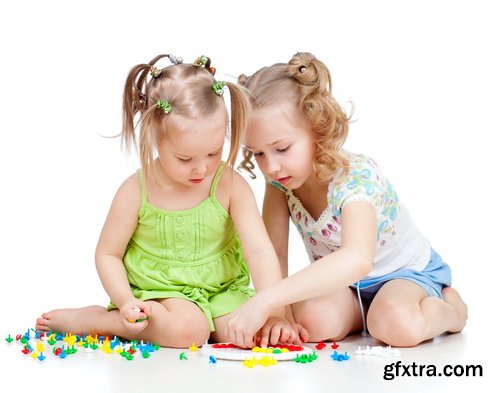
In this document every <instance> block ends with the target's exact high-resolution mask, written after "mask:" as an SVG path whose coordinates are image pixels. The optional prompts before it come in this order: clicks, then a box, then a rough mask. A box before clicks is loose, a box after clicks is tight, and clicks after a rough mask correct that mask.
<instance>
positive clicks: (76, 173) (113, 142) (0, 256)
mask: <svg viewBox="0 0 500 393" xmlns="http://www.w3.org/2000/svg"><path fill="white" fill-rule="evenodd" d="M7 4H9V5H7ZM494 4H495V2H494V1H491V2H488V1H438V0H421V1H413V2H412V1H406V2H402V1H396V0H392V1H391V0H387V1H350V2H347V1H319V0H308V1H304V0H302V1H296V0H287V1H262V0H253V1H244V2H237V1H227V2H224V1H215V0H212V1H203V2H201V1H197V2H194V1H184V2H181V1H175V2H174V1H129V0H121V1H106V2H105V1H95V0H94V1H85V2H84V1H80V2H70V1H55V0H48V1H35V0H26V1H19V2H15V3H14V2H2V5H0V37H1V38H0V42H1V43H0V47H1V51H0V53H1V58H2V60H1V61H0V111H1V112H0V113H1V120H2V121H1V123H0V124H1V125H0V127H1V142H0V171H1V177H0V184H1V190H2V191H1V193H0V206H1V207H2V216H1V227H0V245H1V250H0V262H1V265H2V270H3V273H2V287H1V289H2V294H3V296H2V298H3V305H2V308H3V311H2V313H1V314H0V332H1V333H0V335H3V334H5V335H6V334H7V333H9V332H11V333H14V332H18V331H22V330H24V329H25V328H28V327H30V326H33V324H34V321H35V318H36V317H37V316H38V315H39V314H40V313H41V312H43V311H47V310H50V309H52V308H59V307H76V306H83V305H88V304H102V305H105V304H106V303H107V300H108V299H107V296H106V294H105V292H104V291H103V289H102V287H101V285H100V282H99V279H98V277H97V274H96V272H95V268H94V262H93V253H94V247H95V244H96V241H97V238H98V236H99V232H100V229H101V226H102V223H103V221H104V219H105V216H106V214H107V210H108V207H109V204H110V202H111V199H112V197H113V195H114V193H115V191H116V189H117V187H118V186H119V184H120V183H121V182H122V181H123V180H124V179H125V177H127V176H128V175H129V174H130V173H131V172H132V171H134V170H135V168H136V167H137V166H138V161H137V157H136V156H135V155H133V154H132V155H130V156H127V155H125V154H124V153H123V152H122V151H121V150H120V143H119V139H107V138H103V136H102V135H106V136H111V135H116V134H117V133H119V131H120V127H121V95H122V88H123V84H124V80H125V77H126V74H127V73H128V71H129V69H130V68H131V67H132V66H133V65H135V64H138V63H143V62H147V61H149V60H150V59H151V58H153V57H154V56H155V55H157V54H160V53H174V54H176V55H178V56H182V57H184V59H185V60H186V61H190V62H191V61H192V60H194V58H196V57H197V56H199V55H201V54H206V55H208V56H210V57H211V58H212V61H213V65H214V66H215V67H217V69H218V71H217V78H218V79H226V80H233V79H231V76H237V75H239V74H240V73H247V74H249V73H252V72H254V71H255V70H257V69H258V68H260V67H261V66H263V65H270V64H273V63H275V62H287V61H288V60H289V58H290V57H291V56H292V55H293V53H294V52H296V51H309V52H312V53H313V54H315V55H316V56H317V57H318V58H319V59H321V60H323V61H324V62H325V63H326V64H327V65H328V66H329V68H330V70H331V72H332V75H333V88H334V94H335V96H336V97H337V99H338V101H339V102H340V103H341V104H342V105H343V106H344V107H345V108H346V109H347V110H350V103H349V102H352V103H353V104H354V116H353V118H354V119H355V122H353V123H352V125H351V132H350V137H349V140H348V142H347V144H346V147H347V148H349V149H350V150H352V151H355V152H360V153H365V154H367V155H370V156H372V157H373V158H375V160H376V161H377V162H378V163H379V165H380V166H381V167H382V170H383V171H384V172H385V174H386V175H387V176H388V178H389V179H390V180H391V182H392V183H393V184H394V185H395V187H396V189H397V191H398V192H399V196H400V199H401V200H402V201H403V203H405V204H406V205H407V207H408V208H409V210H410V213H411V215H412V217H413V218H414V220H415V221H416V223H417V225H418V226H419V227H420V229H421V231H422V232H423V233H424V235H425V236H427V237H428V238H429V239H430V241H431V243H432V245H433V246H434V248H435V249H436V250H437V251H438V252H439V253H440V254H441V255H442V256H443V258H444V259H445V260H446V261H447V262H448V263H450V264H451V266H452V269H453V273H454V285H455V286H456V287H457V288H458V289H459V291H460V292H461V293H462V295H463V297H464V299H465V300H466V301H467V302H468V304H469V307H470V319H469V324H468V327H467V328H466V329H468V330H469V332H477V334H483V332H487V331H488V330H489V329H493V328H494V326H493V324H492V322H491V318H492V316H493V315H494V314H495V313H496V310H495V306H496V291H493V288H494V287H495V286H496V280H497V278H498V274H499V268H498V265H499V262H500V259H499V257H498V253H497V247H496V246H497V244H498V239H497V235H498V223H499V219H500V215H499V213H498V207H497V206H498V201H497V198H498V192H499V190H500V188H499V186H498V182H499V172H500V165H499V164H498V160H497V159H496V158H495V157H496V156H497V155H498V149H497V144H496V141H497V140H498V134H499V133H500V122H499V120H498V113H499V104H500V100H499V98H498V97H499V92H500V78H499V75H498V70H500V61H499V59H498V37H499V36H500V28H499V27H498V15H499V13H498V11H497V9H496V6H495V5H494ZM226 74H227V75H230V76H227V75H226ZM249 181H250V179H249ZM250 183H251V185H252V187H253V188H254V190H255V192H256V196H257V198H258V200H259V204H260V201H261V198H262V188H263V187H262V179H261V178H260V179H259V180H254V181H250ZM293 235H294V238H293V239H295V240H294V241H293V242H292V243H293V244H292V253H291V255H295V256H296V258H295V259H294V260H293V261H292V263H293V265H292V270H297V269H299V268H300V267H302V266H305V264H306V263H307V261H306V258H305V256H304V253H303V251H302V247H301V244H300V241H299V240H297V237H296V235H295V233H293Z"/></svg>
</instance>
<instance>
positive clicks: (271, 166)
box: [262, 156, 281, 175]
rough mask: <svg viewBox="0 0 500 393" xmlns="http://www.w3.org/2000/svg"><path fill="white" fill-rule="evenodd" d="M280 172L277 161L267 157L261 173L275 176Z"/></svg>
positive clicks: (279, 165)
mask: <svg viewBox="0 0 500 393" xmlns="http://www.w3.org/2000/svg"><path fill="white" fill-rule="evenodd" d="M280 170H281V164H280V162H279V160H277V159H275V158H273V157H269V156H267V157H266V158H265V160H264V168H262V171H263V172H265V173H268V174H273V175H274V174H276V173H278V172H279V171H280Z"/></svg>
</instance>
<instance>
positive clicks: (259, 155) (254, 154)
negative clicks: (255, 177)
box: [252, 152, 264, 158]
mask: <svg viewBox="0 0 500 393" xmlns="http://www.w3.org/2000/svg"><path fill="white" fill-rule="evenodd" d="M252 154H253V156H254V157H255V158H257V157H262V156H263V155H264V153H262V152H260V153H255V152H254V153H252Z"/></svg>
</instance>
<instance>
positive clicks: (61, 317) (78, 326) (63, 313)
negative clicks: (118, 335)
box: [35, 306, 108, 334]
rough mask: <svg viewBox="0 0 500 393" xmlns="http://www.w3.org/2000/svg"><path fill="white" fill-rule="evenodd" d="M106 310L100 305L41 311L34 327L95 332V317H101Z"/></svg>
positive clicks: (56, 330)
mask: <svg viewBox="0 0 500 393" xmlns="http://www.w3.org/2000/svg"><path fill="white" fill-rule="evenodd" d="M107 312H108V311H107V310H106V309H105V308H104V307H101V306H88V307H83V308H61V309H57V310H52V311H49V312H46V313H43V314H42V316H41V317H39V318H37V320H36V325H35V328H36V329H37V330H42V331H53V332H61V333H73V334H86V333H90V334H95V333H99V332H96V331H95V323H94V322H95V318H99V317H102V316H103V315H104V314H106V313H107Z"/></svg>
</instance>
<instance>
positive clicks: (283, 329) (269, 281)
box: [229, 173, 298, 347]
mask: <svg viewBox="0 0 500 393" xmlns="http://www.w3.org/2000/svg"><path fill="white" fill-rule="evenodd" d="M230 213H231V216H232V219H233V222H234V225H235V228H236V230H237V232H238V235H239V237H240V240H241V243H242V246H243V250H244V252H245V257H246V260H247V262H248V266H249V268H250V273H251V275H252V281H253V283H254V286H255V289H256V291H257V292H259V291H261V290H262V289H264V288H268V287H270V286H271V285H273V284H276V283H277V282H278V281H280V280H281V279H282V275H281V271H280V265H279V261H278V258H277V256H276V252H275V250H274V247H273V244H272V242H271V240H270V239H269V236H268V234H267V231H266V227H265V225H264V222H263V220H262V217H261V215H260V212H259V210H258V208H257V204H256V202H255V198H254V195H253V192H252V190H251V189H250V187H249V185H248V184H247V182H246V181H245V180H244V179H243V178H242V177H241V176H240V175H239V174H237V173H234V174H233V181H232V186H231V197H230ZM286 222H287V223H288V219H287V221H286ZM287 225H288V224H287ZM276 233H278V231H276ZM281 233H282V232H281ZM285 257H286V252H285ZM285 317H286V313H285V308H284V307H283V306H279V307H276V308H274V309H272V310H269V313H268V315H267V316H266V319H265V320H264V321H263V323H262V325H261V326H259V328H260V327H262V326H263V325H264V327H263V328H262V330H261V331H260V332H259V333H258V334H257V331H256V332H255V334H254V335H252V338H251V340H250V341H249V342H247V343H246V346H249V347H250V346H253V345H252V344H255V341H260V342H259V344H260V345H261V346H263V347H265V346H267V344H268V342H271V343H272V344H276V343H277V342H297V339H298V337H297V334H296V332H295V330H294V329H293V327H292V325H291V324H290V323H289V322H288V320H287V318H285ZM232 333H234V335H239V332H232ZM229 334H231V332H230V333H229ZM254 339H256V340H254ZM240 345H242V344H240ZM242 346H243V345H242Z"/></svg>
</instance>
